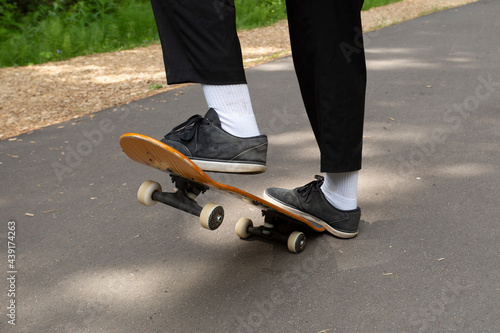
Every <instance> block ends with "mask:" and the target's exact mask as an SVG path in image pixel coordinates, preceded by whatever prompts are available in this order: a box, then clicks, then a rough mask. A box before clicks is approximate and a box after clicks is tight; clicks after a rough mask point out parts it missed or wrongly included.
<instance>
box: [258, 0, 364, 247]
mask: <svg viewBox="0 0 500 333" xmlns="http://www.w3.org/2000/svg"><path fill="white" fill-rule="evenodd" d="M362 5H363V1H362V0H357V1H355V0H353V1H343V0H320V1H300V0H287V11H288V21H289V29H290V40H291V45H292V55H293V60H294V65H295V71H296V74H297V78H298V81H299V85H300V90H301V93H302V98H303V101H304V106H305V108H306V111H307V115H308V117H309V120H310V123H311V127H312V129H313V132H314V135H315V138H316V141H317V143H318V146H319V149H320V152H321V171H322V172H326V182H324V181H323V178H320V179H318V180H317V181H314V182H312V183H310V184H307V185H306V186H304V187H299V188H296V189H294V190H282V189H277V188H270V189H267V190H266V191H265V197H266V198H267V199H269V200H270V201H272V202H273V203H275V204H277V205H278V206H281V207H283V208H285V209H290V210H293V211H294V212H296V213H298V214H301V215H302V216H304V217H306V218H309V219H312V220H315V221H316V222H319V223H321V224H322V225H324V226H325V227H326V228H327V230H328V231H329V232H331V233H332V234H334V235H336V236H339V237H343V238H349V237H354V236H356V235H357V230H358V224H359V217H360V210H359V208H357V180H358V170H359V169H360V168H361V147H362V138H363V133H362V132H363V119H364V103H365V90H366V65H365V57H364V49H363V40H362V33H361V31H362V30H361V15H360V11H361V7H362Z"/></svg>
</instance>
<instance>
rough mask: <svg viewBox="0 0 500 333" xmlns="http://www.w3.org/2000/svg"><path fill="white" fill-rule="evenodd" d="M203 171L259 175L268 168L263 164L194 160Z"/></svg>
mask: <svg viewBox="0 0 500 333" xmlns="http://www.w3.org/2000/svg"><path fill="white" fill-rule="evenodd" d="M192 161H193V163H194V164H196V165H197V166H198V167H199V168H200V169H201V170H203V171H210V172H223V173H245V174H257V173H263V172H265V171H266V166H265V165H262V164H251V163H240V162H217V161H206V160H197V159H194V158H193V159H192Z"/></svg>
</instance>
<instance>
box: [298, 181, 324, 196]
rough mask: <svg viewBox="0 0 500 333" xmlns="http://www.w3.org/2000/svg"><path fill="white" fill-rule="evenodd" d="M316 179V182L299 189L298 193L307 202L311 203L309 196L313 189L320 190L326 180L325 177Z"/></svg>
mask: <svg viewBox="0 0 500 333" xmlns="http://www.w3.org/2000/svg"><path fill="white" fill-rule="evenodd" d="M314 178H316V180H313V181H312V182H310V183H308V184H306V185H304V186H302V187H299V188H297V192H298V193H299V194H300V195H301V196H302V197H303V198H305V201H306V202H308V201H309V195H311V191H312V190H313V189H318V190H319V188H320V187H321V185H322V184H323V181H324V180H325V178H324V177H323V176H318V175H316V176H314Z"/></svg>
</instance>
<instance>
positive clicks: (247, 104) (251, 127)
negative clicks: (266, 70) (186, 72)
mask: <svg viewBox="0 0 500 333" xmlns="http://www.w3.org/2000/svg"><path fill="white" fill-rule="evenodd" d="M202 87H203V93H204V94H205V99H206V100H207V104H208V107H209V108H212V109H214V110H215V111H216V112H217V115H218V116H219V119H220V121H221V124H222V129H223V130H224V131H226V132H228V133H230V134H232V135H234V136H237V137H240V138H249V137H252V136H258V135H260V132H259V128H258V126H257V121H256V120H255V115H254V113H253V108H252V101H251V100H250V93H249V91H248V85H246V84H232V85H206V84H204V85H202Z"/></svg>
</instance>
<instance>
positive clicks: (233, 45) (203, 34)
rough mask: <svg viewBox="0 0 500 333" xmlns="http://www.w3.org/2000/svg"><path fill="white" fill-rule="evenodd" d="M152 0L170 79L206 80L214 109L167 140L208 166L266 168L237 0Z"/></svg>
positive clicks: (233, 169) (212, 168) (228, 169)
mask: <svg viewBox="0 0 500 333" xmlns="http://www.w3.org/2000/svg"><path fill="white" fill-rule="evenodd" d="M151 4H152V7H153V12H154V14H155V19H156V23H157V28H158V32H159V35H160V41H161V44H162V50H163V57H164V62H165V71H166V75H167V82H168V83H169V84H174V83H184V82H195V83H201V84H202V85H203V91H204V94H205V98H206V100H207V104H208V106H209V108H210V110H209V112H208V113H207V114H206V115H205V117H201V116H197V117H192V118H190V120H189V121H188V122H186V123H184V124H182V125H181V126H177V127H176V128H174V130H172V131H171V132H170V133H168V134H167V135H166V136H165V137H164V139H162V141H163V142H164V143H166V144H168V145H171V146H172V147H174V148H175V149H177V150H179V151H181V152H182V153H183V154H185V155H186V156H188V157H189V158H191V159H192V160H193V161H194V162H195V163H197V164H198V165H199V166H200V167H201V168H202V169H204V170H206V171H221V172H263V171H264V170H265V160H266V156H265V155H266V151H267V138H266V137H265V136H259V134H260V133H259V130H258V127H257V123H256V121H255V116H254V114H253V109H252V104H251V102H250V95H249V93H248V87H247V85H246V78H245V72H244V69H243V61H242V56H241V48H240V44H239V40H238V36H237V33H236V17H235V8H234V0H225V1H222V0H221V1H218V2H213V1H207V0H151ZM213 111H215V112H213ZM192 132H193V135H191V133H192ZM243 138H249V139H243Z"/></svg>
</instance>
